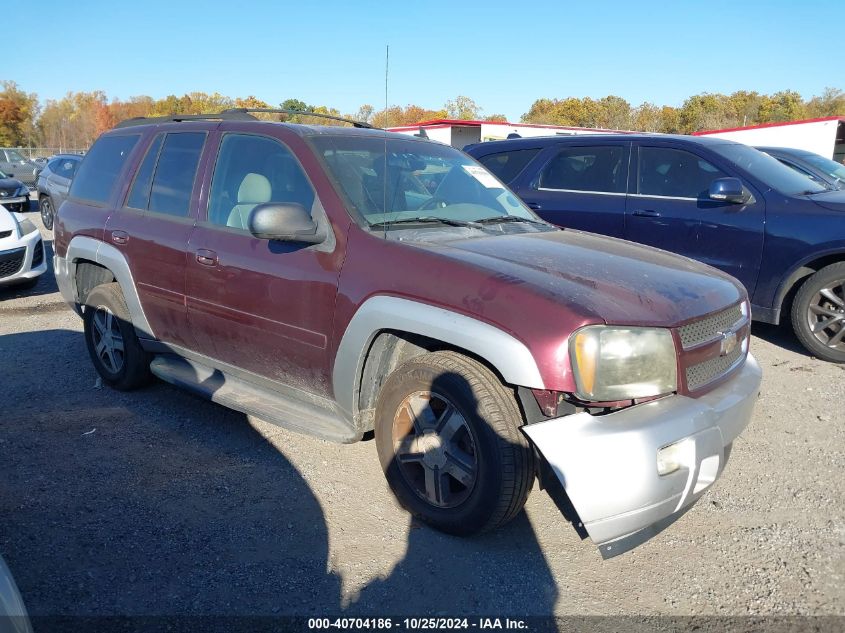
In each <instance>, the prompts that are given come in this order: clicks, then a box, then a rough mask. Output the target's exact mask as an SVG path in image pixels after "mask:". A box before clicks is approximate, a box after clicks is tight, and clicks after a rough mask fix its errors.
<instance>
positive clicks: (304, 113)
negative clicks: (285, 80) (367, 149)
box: [221, 108, 373, 129]
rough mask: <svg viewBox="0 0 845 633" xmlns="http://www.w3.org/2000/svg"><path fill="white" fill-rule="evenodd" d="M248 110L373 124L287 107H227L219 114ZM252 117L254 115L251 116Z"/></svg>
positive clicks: (244, 112)
mask: <svg viewBox="0 0 845 633" xmlns="http://www.w3.org/2000/svg"><path fill="white" fill-rule="evenodd" d="M250 112H269V113H271V114H300V115H302V116H313V117H318V118H321V119H331V120H332V121H342V122H343V123H349V124H350V125H352V126H353V127H360V128H367V129H372V128H373V126H372V125H370V124H369V123H365V122H364V121H355V120H353V119H346V118H344V117H342V116H334V115H333V114H323V113H322V112H311V111H308V110H289V109H287V108H229V109H228V110H223V112H221V114H249V113H250ZM253 118H254V117H253Z"/></svg>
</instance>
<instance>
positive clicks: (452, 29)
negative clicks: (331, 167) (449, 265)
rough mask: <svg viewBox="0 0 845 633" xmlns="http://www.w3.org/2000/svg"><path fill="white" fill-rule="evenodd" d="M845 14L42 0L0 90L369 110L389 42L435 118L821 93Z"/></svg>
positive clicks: (754, 0) (558, 0) (4, 69)
mask: <svg viewBox="0 0 845 633" xmlns="http://www.w3.org/2000/svg"><path fill="white" fill-rule="evenodd" d="M36 8H37V11H36V12H37V14H38V19H37V20H36V21H34V22H33V21H32V20H30V18H32V17H33V15H34V14H33V11H32V10H35V9H36ZM843 9H845V4H843V2H842V0H804V1H802V2H797V1H795V0H792V1H785V0H769V1H767V2H764V1H759V0H741V1H737V0H700V1H692V0H688V1H672V0H662V1H660V2H654V1H652V0H627V1H614V2H601V1H593V2H583V1H582V2H572V1H567V0H543V1H536V2H531V1H522V2H520V1H512V2H501V1H498V0H491V1H488V2H475V1H463V2H457V1H453V2H434V1H432V0H429V1H428V2H418V1H412V0H400V1H398V2H386V1H385V2H369V1H367V0H359V1H358V2H337V1H334V0H321V1H313V0H312V1H310V2H282V1H279V2H272V1H270V0H240V1H238V0H229V1H228V2H225V3H223V2H215V1H213V0H208V1H207V2H180V1H178V0H170V1H160V0H143V1H141V0H126V1H123V0H111V1H87V2H86V1H84V0H81V1H78V2H67V1H66V0H63V1H62V2H56V1H54V0H41V1H39V2H38V3H37V4H36V5H33V6H32V7H28V10H27V15H29V17H28V18H26V19H24V16H23V14H15V12H12V14H13V15H15V17H14V18H11V17H10V16H7V17H9V19H12V20H13V22H16V23H17V24H19V25H24V24H33V25H34V24H37V25H38V26H37V30H31V31H30V32H31V33H32V34H33V37H32V38H29V40H28V41H27V42H26V43H24V42H21V41H20V40H17V41H15V42H14V44H13V43H12V40H10V39H9V38H8V37H7V38H6V40H7V43H8V44H9V45H8V46H6V47H5V54H4V55H3V56H2V57H3V58H2V62H0V79H11V80H14V81H16V82H17V83H18V84H19V85H20V86H21V88H23V89H24V90H26V91H27V92H36V93H37V94H38V95H39V97H40V98H41V99H42V100H44V99H49V98H57V97H61V96H62V95H63V94H65V93H66V92H68V91H90V90H104V91H105V92H106V93H107V94H108V96H109V97H111V98H113V97H118V98H121V99H125V98H127V97H130V96H132V95H138V94H148V95H151V96H152V97H155V98H160V97H163V96H166V95H168V94H176V95H181V94H184V93H186V92H192V91H204V92H220V93H222V94H225V95H228V96H231V97H238V96H248V95H255V96H256V97H259V98H261V99H264V100H265V101H267V102H269V103H272V104H278V103H279V102H281V101H282V100H283V99H286V98H290V97H295V98H298V99H302V100H303V101H306V102H308V103H310V104H314V105H328V106H333V107H336V108H339V109H340V110H342V111H343V112H354V111H355V110H357V108H358V106H360V105H361V104H364V103H370V104H373V105H374V106H375V107H376V108H377V109H380V108H381V107H382V106H383V104H384V53H385V45H386V44H389V45H390V86H389V101H390V103H391V104H398V105H407V104H409V103H414V104H417V105H420V106H423V107H427V108H432V109H434V108H439V107H441V106H442V105H443V104H444V103H445V101H446V100H447V99H450V98H453V97H455V96H457V95H467V96H469V97H472V98H473V99H474V100H475V101H476V102H477V103H478V104H479V105H480V106H481V107H482V108H483V114H485V115H487V114H494V113H501V114H505V115H506V116H507V117H508V118H509V119H511V120H518V118H519V117H520V116H521V115H522V114H523V113H524V112H526V111H527V110H528V108H529V107H530V105H531V103H532V102H533V101H534V100H535V99H537V98H539V97H550V98H563V97H567V96H578V97H583V96H590V97H602V96H605V95H607V94H617V95H619V96H621V97H624V98H625V99H627V100H628V101H630V102H631V103H632V104H633V105H637V104H639V103H641V102H642V101H651V102H653V103H656V104H669V105H680V104H681V103H682V102H683V100H684V99H685V98H686V97H688V96H689V95H692V94H697V93H700V92H724V93H730V92H733V91H734V90H739V89H747V90H757V91H759V92H767V93H768V92H775V91H777V90H783V89H792V90H797V91H798V92H800V93H801V94H802V95H803V96H805V97H809V96H812V95H814V94H819V93H820V92H821V91H822V90H823V89H824V87H825V86H833V87H837V88H845V85H843V84H845V75H843V66H842V60H843V56H845V46H844V45H843V29H842V25H843V18H845V11H843ZM7 13H8V12H7ZM25 30H26V29H23V30H20V29H19V30H18V32H19V33H21V32H23V31H25Z"/></svg>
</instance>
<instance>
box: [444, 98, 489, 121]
mask: <svg viewBox="0 0 845 633" xmlns="http://www.w3.org/2000/svg"><path fill="white" fill-rule="evenodd" d="M443 109H444V110H446V115H447V116H448V117H449V118H450V119H461V120H463V121H474V120H476V119H478V117H480V116H481V110H482V108H481V107H479V105H478V104H477V103H476V102H475V101H473V100H472V99H470V98H469V97H465V96H463V95H459V96H457V97H455V98H454V99H450V100H449V101H447V102H446V104H445V105H444V106H443Z"/></svg>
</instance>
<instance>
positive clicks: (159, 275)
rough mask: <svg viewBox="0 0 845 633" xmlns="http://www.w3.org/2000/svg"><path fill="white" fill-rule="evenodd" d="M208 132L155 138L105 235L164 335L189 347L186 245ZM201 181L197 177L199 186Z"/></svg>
mask: <svg viewBox="0 0 845 633" xmlns="http://www.w3.org/2000/svg"><path fill="white" fill-rule="evenodd" d="M206 136H207V134H206V132H199V131H195V132H170V133H166V134H165V133H161V134H158V135H157V136H156V137H155V138H153V140H152V142H151V143H150V146H149V148H148V149H147V153H146V155H145V156H144V159H143V161H142V162H141V165H140V167H139V168H138V171H137V173H136V175H135V179H134V181H133V183H132V186H131V188H130V189H129V192H128V194H127V196H126V200H125V201H124V204H123V206H122V207H119V208H118V210H117V211H115V212H114V213H113V214H112V215H111V217H109V220H108V222H107V223H106V233H105V239H106V240H107V241H108V242H110V243H111V244H113V245H114V246H115V247H116V248H118V249H120V251H121V252H123V253H124V256H125V257H126V259H127V260H128V262H129V267H130V269H131V270H132V275H133V277H134V279H135V286H136V288H137V289H138V297H139V299H140V301H141V307H142V308H143V309H144V314H145V315H146V317H147V321H148V322H149V324H150V327H151V328H152V331H153V334H154V335H155V336H156V338H158V339H159V340H161V341H164V342H166V343H173V344H176V345H183V346H188V347H190V346H191V345H192V338H191V335H190V330H189V328H188V323H187V309H186V308H185V258H186V255H185V248H186V245H187V243H188V239H189V237H190V234H191V231H192V230H193V228H194V222H195V219H194V210H195V205H192V204H191V201H192V200H195V199H196V197H195V195H194V185H195V180H196V173H197V166H198V165H199V159H200V155H201V153H202V148H203V145H204V143H205V139H206ZM198 187H199V185H198V183H197V188H198Z"/></svg>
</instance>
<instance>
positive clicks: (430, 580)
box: [0, 213, 845, 616]
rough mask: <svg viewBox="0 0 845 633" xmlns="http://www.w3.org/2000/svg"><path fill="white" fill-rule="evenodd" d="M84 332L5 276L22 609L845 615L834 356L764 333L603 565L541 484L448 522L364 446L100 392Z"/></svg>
mask: <svg viewBox="0 0 845 633" xmlns="http://www.w3.org/2000/svg"><path fill="white" fill-rule="evenodd" d="M31 216H32V218H33V220H34V221H37V220H36V214H34V213H33V214H31ZM81 332H82V324H81V321H80V320H79V319H78V318H77V317H76V316H75V315H74V314H73V313H72V312H71V311H70V310H69V309H68V308H66V307H65V306H64V304H62V302H61V299H60V297H59V295H58V293H57V292H56V287H55V281H54V279H53V278H52V275H51V274H48V275H45V276H44V277H43V278H42V280H41V282H40V283H39V284H38V286H37V287H36V288H35V289H33V290H30V291H27V292H26V293H19V292H16V291H10V290H4V291H0V369H2V376H3V386H4V390H3V391H4V402H5V405H4V407H3V411H2V424H0V456H2V460H0V517H2V520H0V553H2V555H3V557H4V558H5V559H6V562H7V563H8V565H9V567H10V568H11V569H12V571H13V573H14V575H15V577H16V579H17V582H18V584H19V586H20V589H21V592H22V594H23V597H24V600H25V601H26V603H27V606H28V608H29V610H30V611H31V613H32V614H34V615H54V614H77V615H91V614H230V615H231V614H265V615H272V614H300V615H310V614H314V615H327V614H340V613H344V614H366V615H371V616H377V615H384V614H391V615H402V614H408V615H435V614H438V613H440V614H461V615H472V614H486V615H509V614H512V615H549V614H646V615H648V614H673V615H689V614H731V615H743V614H781V615H786V614H796V615H799V614H829V615H832V614H840V615H842V614H845V557H843V551H845V549H844V548H843V545H844V544H845V486H843V481H845V478H843V472H845V452H843V450H844V449H843V446H845V442H843V440H845V406H843V401H844V400H845V398H843V396H845V366H837V365H832V364H827V363H824V362H821V361H818V360H815V359H813V358H810V357H808V356H807V355H805V354H804V353H803V352H802V351H801V350H800V349H799V348H798V346H797V343H796V342H795V341H794V339H793V338H792V336H791V335H790V334H788V333H785V332H784V331H782V330H779V329H777V328H770V327H758V326H755V328H754V340H753V343H752V349H753V352H754V353H755V354H756V355H757V358H758V359H759V361H760V363H761V365H762V367H763V370H764V382H763V394H762V397H761V399H760V401H759V405H758V407H757V410H756V413H755V415H754V420H753V422H752V423H751V425H750V427H749V428H748V430H747V431H746V432H745V434H744V435H743V436H742V437H741V438H740V439H739V440H738V441H737V443H736V444H735V447H734V451H733V454H732V457H731V463H730V464H729V465H728V468H727V470H726V472H725V474H724V477H723V478H722V479H721V480H720V481H719V482H718V483H717V484H716V485H715V486H714V488H713V489H712V490H711V491H710V492H709V493H708V495H706V496H705V497H704V499H703V500H702V502H700V503H699V504H698V505H697V506H696V507H695V508H694V509H693V510H692V511H691V512H689V513H688V514H687V515H686V516H684V517H683V518H682V519H681V520H680V521H679V522H677V523H676V524H674V525H673V526H672V527H670V528H669V529H668V530H667V531H665V532H663V533H662V534H661V535H659V536H658V537H657V538H655V539H653V540H652V541H650V542H648V543H646V544H645V545H643V546H641V547H640V548H638V549H636V550H634V551H632V552H630V553H628V554H625V555H623V556H620V557H617V558H614V559H611V560H607V561H603V560H602V559H601V556H600V555H599V553H598V551H597V550H596V549H595V548H594V547H593V546H592V545H591V543H590V542H589V541H584V542H581V541H580V540H579V538H578V536H577V535H576V533H575V532H574V531H573V530H572V529H571V527H569V525H568V524H567V523H566V522H565V521H563V520H562V518H561V517H560V515H559V513H558V510H557V509H556V508H555V506H554V504H553V503H552V502H551V500H550V499H549V498H548V497H547V496H546V494H545V493H543V492H541V491H538V490H535V491H534V494H532V496H531V498H530V499H529V502H528V505H527V507H526V512H525V513H524V514H522V515H521V516H520V517H519V518H518V519H517V520H516V521H514V522H513V523H512V524H510V525H509V526H507V527H506V528H505V529H502V530H500V531H498V532H496V533H493V534H489V535H486V536H483V537H480V538H475V539H468V540H461V539H457V538H452V537H448V536H444V535H441V534H438V533H436V532H433V531H431V530H429V529H427V528H425V527H422V526H419V525H416V524H415V523H413V522H411V521H409V518H408V516H407V515H406V514H405V513H404V512H403V511H402V510H401V509H399V508H398V507H397V506H396V504H395V502H394V501H393V499H392V496H391V495H390V493H389V491H388V489H387V487H386V484H385V482H384V479H383V477H382V474H381V471H380V468H379V466H378V463H377V460H376V453H375V446H374V443H373V442H372V441H365V442H361V443H359V444H356V445H351V446H338V445H332V444H328V443H326V442H323V441H320V440H316V439H312V438H309V437H303V436H300V435H296V434H293V433H290V432H287V431H285V430H282V429H280V428H278V427H275V426H272V425H268V424H265V423H262V422H260V421H256V420H252V419H248V418H247V417H246V416H244V415H241V414H239V413H235V412H233V411H229V410H226V409H224V408H222V407H220V406H217V405H215V404H212V403H209V402H206V401H203V400H201V399H198V398H196V397H194V396H192V395H190V394H188V393H185V392H183V391H179V390H177V389H175V388H172V387H170V386H168V385H166V384H163V383H160V382H159V383H155V384H153V385H152V386H151V387H149V388H146V389H144V390H141V391H138V392H134V393H118V392H114V391H111V390H109V389H108V388H101V387H100V386H99V385H98V381H97V379H96V375H95V372H94V369H93V367H92V365H91V363H90V361H89V359H88V357H87V354H86V350H85V345H84V343H83V338H82V334H81Z"/></svg>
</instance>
